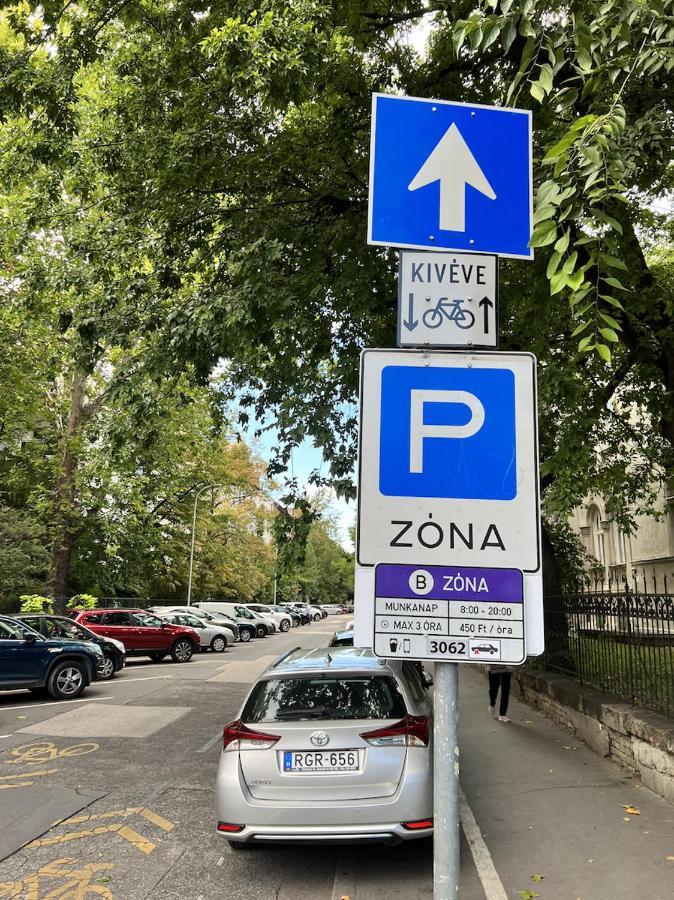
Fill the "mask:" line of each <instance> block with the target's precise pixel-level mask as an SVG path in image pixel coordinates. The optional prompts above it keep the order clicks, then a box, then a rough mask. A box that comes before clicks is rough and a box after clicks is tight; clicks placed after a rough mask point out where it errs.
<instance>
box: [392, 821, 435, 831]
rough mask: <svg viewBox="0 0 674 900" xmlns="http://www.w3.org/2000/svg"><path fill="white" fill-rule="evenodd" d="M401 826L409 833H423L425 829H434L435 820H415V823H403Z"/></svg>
mask: <svg viewBox="0 0 674 900" xmlns="http://www.w3.org/2000/svg"><path fill="white" fill-rule="evenodd" d="M400 824H401V825H402V826H403V828H406V829H407V830H408V831H421V830H422V829H423V828H432V827H433V819H415V820H414V821H413V822H401V823H400Z"/></svg>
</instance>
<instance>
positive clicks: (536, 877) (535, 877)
mask: <svg viewBox="0 0 674 900" xmlns="http://www.w3.org/2000/svg"><path fill="white" fill-rule="evenodd" d="M544 878H545V875H541V873H540V872H537V873H536V874H535V875H532V876H531V880H532V881H543V879H544Z"/></svg>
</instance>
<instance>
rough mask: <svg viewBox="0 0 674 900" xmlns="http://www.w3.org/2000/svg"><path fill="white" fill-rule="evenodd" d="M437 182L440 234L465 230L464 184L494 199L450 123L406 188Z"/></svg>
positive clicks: (463, 142) (489, 188)
mask: <svg viewBox="0 0 674 900" xmlns="http://www.w3.org/2000/svg"><path fill="white" fill-rule="evenodd" d="M434 181H439V182H440V228H441V229H442V230H443V231H465V230H466V185H467V184H469V185H471V187H474V188H475V189H476V190H478V191H480V193H481V194H484V195H485V196H487V197H489V199H490V200H495V199H496V194H495V193H494V190H493V188H492V186H491V185H490V184H489V182H488V181H487V179H486V177H485V174H484V172H483V171H482V169H481V168H480V167H479V165H478V164H477V160H476V159H475V157H474V156H473V154H472V153H471V152H470V149H469V147H468V144H466V142H465V141H464V139H463V136H462V134H461V132H460V131H459V129H458V128H457V127H456V125H455V124H454V123H453V122H452V124H451V125H450V126H449V128H448V129H447V131H446V132H445V133H444V135H443V136H442V137H441V138H440V140H439V141H438V143H437V144H436V145H435V147H434V149H433V150H432V151H431V154H430V156H429V157H428V159H427V160H426V162H425V163H424V164H423V166H422V167H421V168H420V169H419V171H418V172H417V174H416V175H415V176H414V178H413V179H412V180H411V181H410V183H409V184H408V186H407V189H408V190H409V191H416V190H417V189H418V188H421V187H425V186H426V185H427V184H432V183H433V182H434Z"/></svg>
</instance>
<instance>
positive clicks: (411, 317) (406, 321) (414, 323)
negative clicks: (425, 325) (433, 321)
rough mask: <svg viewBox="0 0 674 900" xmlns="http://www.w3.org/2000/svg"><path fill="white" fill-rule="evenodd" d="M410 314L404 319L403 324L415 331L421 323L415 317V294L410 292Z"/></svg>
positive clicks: (409, 329)
mask: <svg viewBox="0 0 674 900" xmlns="http://www.w3.org/2000/svg"><path fill="white" fill-rule="evenodd" d="M407 302H408V304H409V305H408V314H407V318H406V319H403V325H404V326H405V328H407V330H408V331H414V329H415V328H416V327H417V325H418V324H419V320H418V319H415V318H414V294H410V295H409V298H408V301H407Z"/></svg>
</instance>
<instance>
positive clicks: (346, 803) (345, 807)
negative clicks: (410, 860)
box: [216, 748, 433, 843]
mask: <svg viewBox="0 0 674 900" xmlns="http://www.w3.org/2000/svg"><path fill="white" fill-rule="evenodd" d="M261 752H265V751H261ZM238 756H239V754H238V753H222V754H221V757H220V767H219V770H218V777H217V783H216V815H217V821H218V822H228V823H232V824H235V825H243V826H244V827H243V829H242V830H241V831H239V832H219V833H220V834H224V835H225V837H226V838H227V839H228V840H231V841H244V842H248V841H252V842H260V843H263V842H272V841H284V842H285V841H297V842H311V841H316V842H321V843H323V842H327V843H330V842H348V841H384V842H389V843H398V842H400V841H408V840H415V839H419V838H423V837H428V836H429V835H430V834H432V833H433V829H432V828H428V829H421V830H414V831H411V830H408V829H405V828H404V827H403V825H402V823H403V822H413V821H420V820H422V819H428V818H431V817H432V816H433V779H432V765H431V753H430V751H426V750H425V749H424V750H422V749H421V748H411V752H409V753H408V757H407V760H406V763H405V768H404V770H403V774H402V777H401V779H400V782H399V784H398V786H397V788H396V790H395V792H394V793H393V794H391V795H390V796H388V797H370V798H366V799H355V800H354V799H337V798H336V799H334V800H324V799H317V800H315V801H312V800H311V799H310V797H307V796H306V795H305V796H304V797H302V798H301V799H296V798H293V799H290V798H286V799H279V800H267V799H260V798H257V797H253V796H252V794H251V793H250V791H249V789H248V786H247V785H246V783H245V781H244V779H243V776H242V773H241V769H240V765H239V758H238ZM300 796H301V792H299V791H298V794H297V795H296V797H300Z"/></svg>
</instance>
